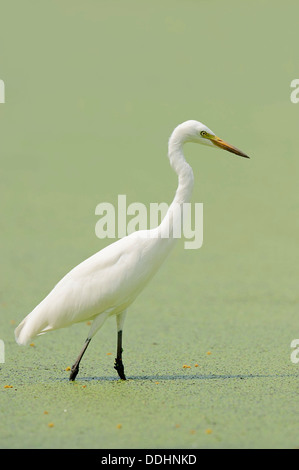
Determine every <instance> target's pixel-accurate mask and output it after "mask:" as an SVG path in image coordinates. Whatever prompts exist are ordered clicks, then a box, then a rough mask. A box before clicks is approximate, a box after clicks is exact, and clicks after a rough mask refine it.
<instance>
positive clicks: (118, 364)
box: [114, 357, 127, 380]
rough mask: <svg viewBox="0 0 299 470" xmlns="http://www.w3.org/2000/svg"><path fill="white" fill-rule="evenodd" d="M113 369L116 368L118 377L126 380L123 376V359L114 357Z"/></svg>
mask: <svg viewBox="0 0 299 470" xmlns="http://www.w3.org/2000/svg"><path fill="white" fill-rule="evenodd" d="M114 369H115V370H117V373H118V375H119V377H120V378H121V380H127V379H126V376H125V369H124V365H123V361H122V360H121V359H120V358H119V357H116V358H115V362H114Z"/></svg>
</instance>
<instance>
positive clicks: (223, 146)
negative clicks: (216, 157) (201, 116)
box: [209, 135, 250, 158]
mask: <svg viewBox="0 0 299 470" xmlns="http://www.w3.org/2000/svg"><path fill="white" fill-rule="evenodd" d="M209 139H210V140H211V142H213V144H214V145H216V146H217V147H220V148H221V149H223V150H227V151H228V152H231V153H235V154H236V155H240V156H241V157H245V158H250V157H248V155H246V153H244V152H242V151H241V150H239V149H237V148H236V147H234V146H233V145H230V144H228V143H227V142H224V140H222V139H220V138H219V137H217V136H216V135H209Z"/></svg>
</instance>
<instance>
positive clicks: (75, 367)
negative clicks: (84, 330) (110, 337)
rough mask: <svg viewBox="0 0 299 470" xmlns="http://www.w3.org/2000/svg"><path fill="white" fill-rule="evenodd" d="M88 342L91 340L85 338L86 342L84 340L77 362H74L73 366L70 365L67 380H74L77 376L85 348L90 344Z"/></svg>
mask: <svg viewBox="0 0 299 470" xmlns="http://www.w3.org/2000/svg"><path fill="white" fill-rule="evenodd" d="M90 340H91V338H87V340H86V341H85V343H84V346H83V348H82V350H81V351H80V354H79V356H78V357H77V360H76V362H75V364H73V365H72V368H71V373H70V377H69V380H75V378H76V377H77V374H78V372H79V364H80V361H81V359H82V357H83V354H84V353H85V351H86V349H87V346H88V345H89V343H90Z"/></svg>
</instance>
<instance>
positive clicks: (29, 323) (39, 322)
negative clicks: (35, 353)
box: [15, 308, 48, 346]
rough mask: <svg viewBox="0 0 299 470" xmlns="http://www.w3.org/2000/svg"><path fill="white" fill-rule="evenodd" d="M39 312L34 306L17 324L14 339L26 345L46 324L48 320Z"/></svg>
mask: <svg viewBox="0 0 299 470" xmlns="http://www.w3.org/2000/svg"><path fill="white" fill-rule="evenodd" d="M39 313H40V312H38V311H37V308H35V309H34V310H32V312H31V313H29V314H28V315H27V317H25V318H24V320H23V321H21V323H20V324H19V325H18V326H17V328H16V329H15V339H16V342H17V343H18V344H20V345H22V346H26V345H27V344H28V343H30V341H32V339H33V338H35V336H37V335H39V334H41V332H42V331H43V330H44V329H45V328H46V327H47V326H48V322H47V321H46V320H45V319H44V318H43V315H40V314H39Z"/></svg>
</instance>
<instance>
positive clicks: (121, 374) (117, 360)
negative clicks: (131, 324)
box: [114, 330, 126, 380]
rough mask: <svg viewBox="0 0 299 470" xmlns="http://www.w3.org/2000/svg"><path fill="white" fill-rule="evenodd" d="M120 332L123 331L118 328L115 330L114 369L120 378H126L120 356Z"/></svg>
mask: <svg viewBox="0 0 299 470" xmlns="http://www.w3.org/2000/svg"><path fill="white" fill-rule="evenodd" d="M122 333H123V332H122V330H119V331H118V332H117V353H116V358H115V362H114V369H115V370H117V373H118V375H119V377H120V378H121V379H122V380H126V376H125V369H124V365H123V361H122V357H121V356H122V352H123V348H122Z"/></svg>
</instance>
